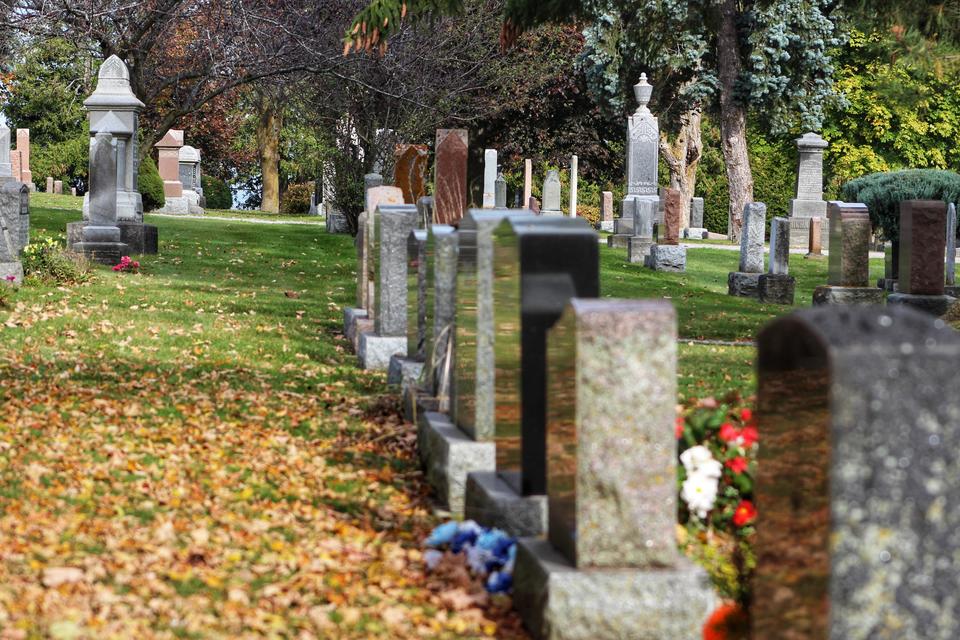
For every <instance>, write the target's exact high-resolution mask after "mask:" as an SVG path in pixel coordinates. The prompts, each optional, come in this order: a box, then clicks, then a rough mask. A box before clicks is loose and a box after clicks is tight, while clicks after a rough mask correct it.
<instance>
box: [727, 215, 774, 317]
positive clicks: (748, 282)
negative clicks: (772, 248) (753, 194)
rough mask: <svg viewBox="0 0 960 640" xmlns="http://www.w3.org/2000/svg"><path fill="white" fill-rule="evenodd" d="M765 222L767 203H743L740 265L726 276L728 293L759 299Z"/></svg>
mask: <svg viewBox="0 0 960 640" xmlns="http://www.w3.org/2000/svg"><path fill="white" fill-rule="evenodd" d="M766 224H767V205H765V204H764V203H762V202H748V203H747V204H746V205H744V207H743V230H742V231H741V234H740V267H739V269H738V270H737V271H731V272H730V273H729V275H728V276H727V293H728V294H729V295H731V296H740V297H741V298H758V299H759V297H760V274H761V273H763V236H764V232H765V231H766Z"/></svg>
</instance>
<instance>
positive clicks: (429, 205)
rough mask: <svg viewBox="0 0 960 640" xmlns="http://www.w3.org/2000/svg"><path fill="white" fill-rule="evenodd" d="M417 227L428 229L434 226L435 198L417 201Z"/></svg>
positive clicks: (429, 197) (428, 197)
mask: <svg viewBox="0 0 960 640" xmlns="http://www.w3.org/2000/svg"><path fill="white" fill-rule="evenodd" d="M417 218H418V221H417V226H418V227H419V228H421V229H427V228H429V227H430V225H432V224H433V196H423V197H422V198H420V199H419V200H417Z"/></svg>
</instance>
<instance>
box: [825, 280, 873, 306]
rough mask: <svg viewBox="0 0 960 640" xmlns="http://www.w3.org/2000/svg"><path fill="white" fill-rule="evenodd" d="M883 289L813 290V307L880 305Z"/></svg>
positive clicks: (829, 287)
mask: <svg viewBox="0 0 960 640" xmlns="http://www.w3.org/2000/svg"><path fill="white" fill-rule="evenodd" d="M880 304H883V289H875V288H873V287H835V286H832V285H824V286H819V287H817V288H816V289H814V290H813V306H815V307H819V306H824V305H858V306H863V305H880Z"/></svg>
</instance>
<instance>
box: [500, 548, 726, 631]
mask: <svg viewBox="0 0 960 640" xmlns="http://www.w3.org/2000/svg"><path fill="white" fill-rule="evenodd" d="M625 533H626V532H625ZM514 576H515V577H514V593H513V601H514V604H515V606H516V607H517V609H518V610H519V611H520V612H521V615H522V617H523V622H524V625H525V626H526V628H527V629H528V630H530V632H531V634H532V635H533V637H534V638H538V639H543V640H598V639H600V638H624V639H626V638H629V639H630V640H667V639H669V640H699V639H700V638H702V637H703V625H704V623H705V622H706V621H707V618H708V617H709V616H710V614H711V613H712V612H713V610H714V609H715V608H716V607H717V606H718V600H717V597H716V595H715V593H714V591H713V588H712V586H711V584H710V580H709V577H708V576H707V574H706V572H705V571H704V570H703V569H701V568H700V567H698V566H696V565H694V564H693V563H691V562H690V561H688V560H681V561H679V562H678V563H677V565H676V566H674V567H670V568H664V569H633V568H628V569H603V570H597V571H578V570H577V569H576V568H575V567H574V566H573V565H572V564H570V562H568V561H567V560H566V559H565V558H564V557H563V556H561V555H560V554H559V553H557V551H556V550H554V549H553V548H552V547H551V546H550V543H548V542H546V541H545V540H541V539H536V538H523V539H521V540H520V541H519V543H518V545H517V564H516V569H515V570H514Z"/></svg>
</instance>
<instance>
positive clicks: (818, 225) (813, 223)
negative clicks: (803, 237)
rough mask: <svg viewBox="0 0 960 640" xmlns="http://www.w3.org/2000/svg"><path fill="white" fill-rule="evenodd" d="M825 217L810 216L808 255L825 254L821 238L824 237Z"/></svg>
mask: <svg viewBox="0 0 960 640" xmlns="http://www.w3.org/2000/svg"><path fill="white" fill-rule="evenodd" d="M822 227H823V218H810V233H809V234H808V235H809V240H808V242H807V256H808V257H815V256H822V255H823V248H822V246H821V238H822V237H823V231H822Z"/></svg>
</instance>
